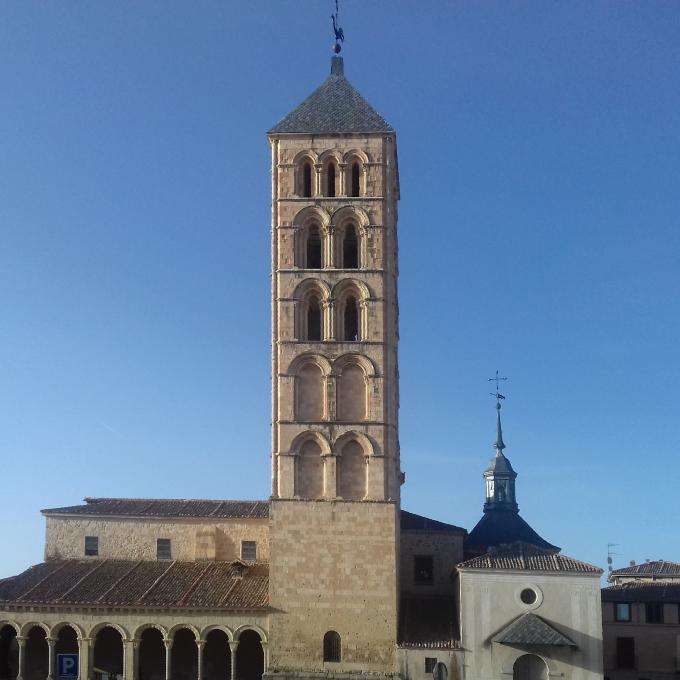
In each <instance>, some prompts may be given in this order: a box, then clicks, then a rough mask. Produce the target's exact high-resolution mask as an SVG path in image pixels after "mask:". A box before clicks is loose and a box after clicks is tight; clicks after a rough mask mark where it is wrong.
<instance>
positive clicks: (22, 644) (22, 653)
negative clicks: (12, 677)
mask: <svg viewBox="0 0 680 680" xmlns="http://www.w3.org/2000/svg"><path fill="white" fill-rule="evenodd" d="M14 639H15V640H16V641H17V644H18V645H19V668H18V670H17V680H24V670H25V668H26V640H28V638H26V637H23V636H22V635H17V636H16V638H14Z"/></svg>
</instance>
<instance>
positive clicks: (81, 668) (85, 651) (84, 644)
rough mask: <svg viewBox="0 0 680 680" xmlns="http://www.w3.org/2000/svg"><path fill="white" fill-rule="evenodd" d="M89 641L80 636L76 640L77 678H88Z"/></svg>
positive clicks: (87, 679)
mask: <svg viewBox="0 0 680 680" xmlns="http://www.w3.org/2000/svg"><path fill="white" fill-rule="evenodd" d="M91 642H92V638H81V639H79V640H78V680H90V643H91ZM17 680H18V679H17Z"/></svg>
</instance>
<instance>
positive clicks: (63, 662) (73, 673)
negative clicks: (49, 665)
mask: <svg viewBox="0 0 680 680" xmlns="http://www.w3.org/2000/svg"><path fill="white" fill-rule="evenodd" d="M57 674H58V675H59V677H60V678H77V677H78V655H77V654H57Z"/></svg>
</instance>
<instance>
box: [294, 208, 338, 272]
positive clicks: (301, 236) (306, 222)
mask: <svg viewBox="0 0 680 680" xmlns="http://www.w3.org/2000/svg"><path fill="white" fill-rule="evenodd" d="M329 224H330V215H329V213H328V211H326V210H323V209H322V208H317V207H316V206H308V207H306V208H303V209H302V210H301V211H300V212H299V213H297V215H295V217H294V218H293V227H294V232H293V239H294V245H293V248H294V253H293V255H294V261H295V266H296V267H301V268H306V269H321V268H323V267H324V266H327V265H328V263H327V262H326V257H325V253H326V247H325V245H324V244H325V241H326V239H327V235H328V225H329ZM313 232H316V234H317V236H318V238H319V239H320V243H319V247H320V251H319V253H318V258H319V261H318V262H317V263H314V266H312V263H310V262H308V260H309V256H310V253H309V249H308V246H309V238H310V236H311V234H312V233H313Z"/></svg>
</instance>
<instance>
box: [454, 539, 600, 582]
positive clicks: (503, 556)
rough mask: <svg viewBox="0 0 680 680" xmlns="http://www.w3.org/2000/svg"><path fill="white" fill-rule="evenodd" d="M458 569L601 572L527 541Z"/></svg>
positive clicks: (468, 561) (477, 559)
mask: <svg viewBox="0 0 680 680" xmlns="http://www.w3.org/2000/svg"><path fill="white" fill-rule="evenodd" d="M458 569H501V570H505V569H507V570H510V571H550V572H561V571H568V572H572V573H579V574H601V573H602V569H600V568H599V567H595V566H593V565H592V564H587V563H586V562H581V561H579V560H575V559H573V558H571V557H567V556H566V555H560V554H559V553H556V552H553V551H551V550H543V549H541V548H537V547H536V546H533V545H529V544H527V543H513V544H512V545H508V546H502V547H501V548H499V549H498V550H494V551H492V552H488V553H486V554H485V555H479V556H478V557H473V558H472V559H470V560H466V561H465V562H461V563H460V564H459V565H458Z"/></svg>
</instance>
